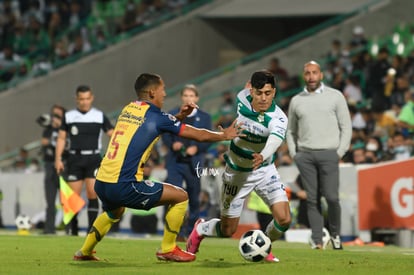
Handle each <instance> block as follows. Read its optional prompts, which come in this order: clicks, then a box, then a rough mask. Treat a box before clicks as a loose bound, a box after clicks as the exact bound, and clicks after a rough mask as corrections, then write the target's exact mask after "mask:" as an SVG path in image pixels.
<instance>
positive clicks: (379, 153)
mask: <svg viewBox="0 0 414 275" xmlns="http://www.w3.org/2000/svg"><path fill="white" fill-rule="evenodd" d="M383 157H384V152H383V146H382V141H381V139H380V138H379V137H377V136H371V137H369V138H368V140H367V143H366V145H365V161H366V163H376V162H379V161H381V160H382V158H383Z"/></svg>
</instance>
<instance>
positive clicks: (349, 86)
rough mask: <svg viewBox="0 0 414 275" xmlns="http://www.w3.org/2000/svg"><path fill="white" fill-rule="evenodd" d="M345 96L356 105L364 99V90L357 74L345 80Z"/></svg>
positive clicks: (350, 102) (349, 102) (351, 103)
mask: <svg viewBox="0 0 414 275" xmlns="http://www.w3.org/2000/svg"><path fill="white" fill-rule="evenodd" d="M345 82H346V84H345V87H344V96H345V98H346V100H347V101H348V104H350V105H356V104H357V103H359V102H361V101H362V91H361V87H360V86H359V79H358V77H357V76H355V75H350V76H348V78H347V79H346V80H345Z"/></svg>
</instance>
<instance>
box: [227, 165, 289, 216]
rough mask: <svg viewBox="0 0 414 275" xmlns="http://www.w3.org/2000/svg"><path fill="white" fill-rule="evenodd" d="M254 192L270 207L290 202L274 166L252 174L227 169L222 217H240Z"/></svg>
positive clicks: (260, 169) (262, 168)
mask: <svg viewBox="0 0 414 275" xmlns="http://www.w3.org/2000/svg"><path fill="white" fill-rule="evenodd" d="M253 190H254V191H256V193H257V195H259V197H261V198H262V200H263V201H264V202H265V203H266V204H267V205H269V206H270V205H273V204H274V203H276V202H284V201H286V202H288V201H289V200H288V197H287V194H286V191H285V186H284V185H283V183H282V182H281V180H280V175H279V173H278V172H277V170H276V167H275V166H274V165H268V166H264V167H261V168H259V169H257V170H254V171H252V172H239V171H235V170H233V169H231V168H230V167H226V169H225V171H224V173H223V185H222V188H221V215H222V216H224V217H229V218H237V217H240V215H241V213H242V210H243V205H244V201H245V199H246V197H247V196H248V195H249V194H250V192H252V191H253Z"/></svg>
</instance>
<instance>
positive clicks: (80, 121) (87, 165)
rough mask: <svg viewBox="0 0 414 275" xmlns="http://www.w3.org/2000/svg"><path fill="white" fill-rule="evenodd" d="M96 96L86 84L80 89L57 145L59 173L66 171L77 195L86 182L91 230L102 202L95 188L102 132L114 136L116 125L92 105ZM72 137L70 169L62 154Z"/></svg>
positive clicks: (75, 222) (72, 230)
mask: <svg viewBox="0 0 414 275" xmlns="http://www.w3.org/2000/svg"><path fill="white" fill-rule="evenodd" d="M93 100H94V95H93V93H92V91H91V88H90V87H89V86H86V85H81V86H78V87H77V89H76V109H73V110H70V111H68V112H66V113H65V116H64V117H63V120H62V125H61V127H60V130H59V135H58V140H57V144H56V155H55V168H56V171H57V173H58V174H60V173H61V172H64V175H65V179H66V181H67V182H68V183H69V185H70V187H71V188H72V190H73V191H74V192H76V193H77V194H79V195H80V194H81V192H82V187H83V182H85V185H86V196H87V198H88V232H89V229H90V228H91V227H92V224H93V222H94V221H95V219H96V217H97V215H98V211H99V202H98V198H97V196H96V193H95V190H94V184H95V175H96V169H97V168H98V166H99V164H100V162H101V147H102V144H101V137H102V132H105V133H106V134H107V135H108V136H111V134H112V132H113V128H114V127H113V125H112V124H111V122H110V121H109V119H108V118H107V117H106V116H105V114H104V113H103V112H102V111H100V110H98V109H96V108H94V107H93V106H92V103H93ZM67 138H68V140H69V143H70V145H69V156H68V159H67V163H66V166H67V167H66V168H65V167H64V164H63V162H62V153H63V151H64V148H65V144H66V139H67ZM69 230H70V233H71V234H72V235H74V236H77V235H78V231H79V227H78V219H77V215H76V216H75V217H74V218H73V219H72V221H71V223H70V227H69Z"/></svg>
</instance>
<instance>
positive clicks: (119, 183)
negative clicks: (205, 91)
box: [95, 101, 185, 211]
mask: <svg viewBox="0 0 414 275" xmlns="http://www.w3.org/2000/svg"><path fill="white" fill-rule="evenodd" d="M184 127H185V124H184V123H181V121H179V120H178V119H177V118H176V117H175V116H173V115H171V114H168V113H164V112H162V111H161V110H160V108H158V107H157V106H155V105H153V104H151V103H149V102H144V101H134V102H131V103H130V104H128V105H127V106H126V107H125V108H124V109H123V110H122V112H121V114H120V115H119V117H118V120H117V123H116V126H115V129H114V132H113V134H112V137H111V140H110V142H109V144H108V149H107V151H106V154H105V156H104V158H103V160H102V162H101V165H100V167H99V170H98V174H97V176H96V183H95V191H96V193H97V194H98V196H99V198H100V199H101V201H102V203H103V209H104V210H105V211H107V210H113V209H116V208H119V207H129V208H134V209H150V208H151V207H153V206H154V204H155V203H157V202H158V201H159V199H160V197H161V194H162V189H163V187H162V186H163V185H162V184H161V183H158V182H153V181H150V180H144V177H143V168H144V164H145V162H146V161H147V160H148V158H149V157H150V154H151V151H152V149H153V147H154V145H155V143H156V142H157V141H158V140H159V138H160V135H161V134H163V133H166V132H168V133H172V134H174V135H179V134H180V133H181V131H182V130H183V129H184Z"/></svg>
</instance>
